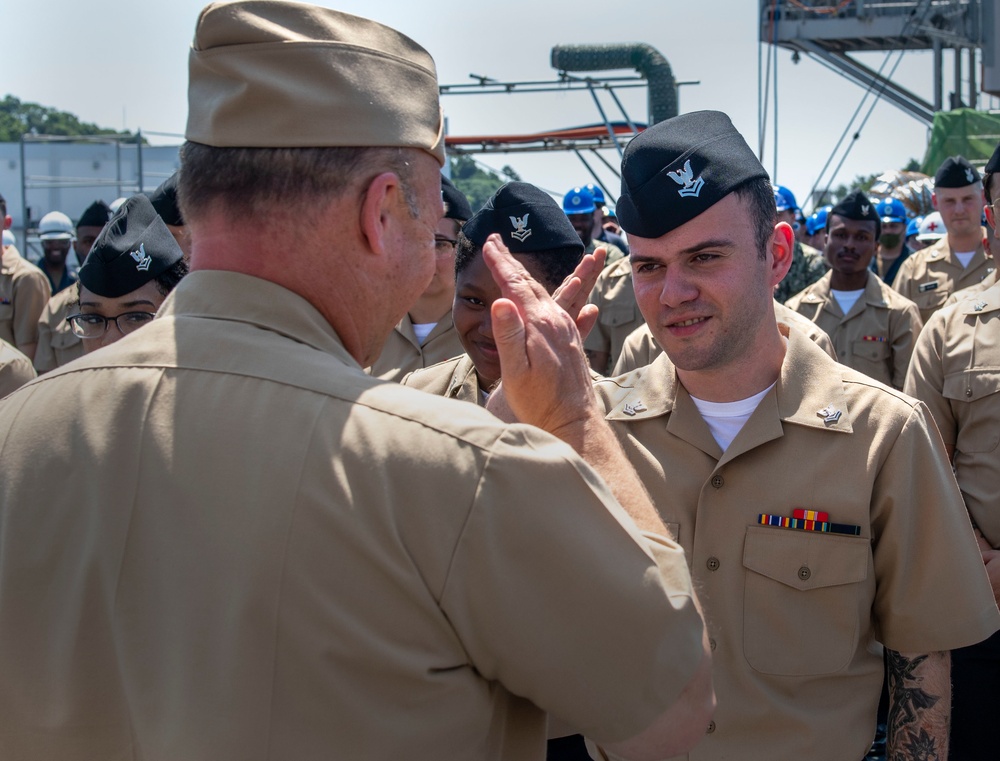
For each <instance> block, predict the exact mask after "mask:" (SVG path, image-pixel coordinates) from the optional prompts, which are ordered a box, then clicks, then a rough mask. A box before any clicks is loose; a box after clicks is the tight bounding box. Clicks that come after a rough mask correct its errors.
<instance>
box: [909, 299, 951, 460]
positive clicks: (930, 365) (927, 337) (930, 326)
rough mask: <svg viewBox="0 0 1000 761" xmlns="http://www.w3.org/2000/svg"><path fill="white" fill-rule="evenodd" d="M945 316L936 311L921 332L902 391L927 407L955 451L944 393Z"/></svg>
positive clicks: (949, 408)
mask: <svg viewBox="0 0 1000 761" xmlns="http://www.w3.org/2000/svg"><path fill="white" fill-rule="evenodd" d="M944 315H945V312H935V313H934V314H933V315H931V318H930V319H929V320H928V321H927V324H926V325H925V326H924V328H923V330H921V331H920V335H919V336H918V337H917V339H916V342H915V345H914V350H913V354H912V356H911V357H910V365H909V368H908V369H907V372H906V382H905V383H904V385H903V391H904V393H906V394H909V395H910V396H913V397H916V398H917V399H919V400H920V401H922V402H923V403H924V404H925V405H927V408H928V409H929V410H930V413H931V417H933V418H934V422H935V423H936V424H937V428H938V430H939V431H940V432H941V438H942V439H944V443H945V446H947V447H948V448H949V449H950V450H954V448H955V442H956V440H957V438H956V437H957V436H958V423H957V421H956V420H955V415H954V413H953V412H952V409H951V403H950V402H949V401H948V400H947V399H946V398H945V396H944V393H943V389H944V363H943V361H942V352H943V349H944Z"/></svg>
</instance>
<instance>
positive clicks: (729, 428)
mask: <svg viewBox="0 0 1000 761" xmlns="http://www.w3.org/2000/svg"><path fill="white" fill-rule="evenodd" d="M772 388H774V383H772V384H771V385H770V386H768V387H767V388H765V389H764V390H763V391H761V392H760V393H759V394H754V395H753V396H751V397H749V398H747V399H740V400H739V401H736V402H706V401H705V400H704V399H697V398H695V397H693V396H692V397H691V401H693V402H694V406H695V407H697V408H698V412H700V413H701V416H702V418H704V420H705V423H707V424H708V430H710V431H711V432H712V436H713V437H714V438H715V440H716V441H717V442H718V444H719V446H720V447H722V451H723V452H725V451H726V450H727V449H728V448H729V445H730V444H732V443H733V439H735V438H736V436H737V434H739V432H740V431H741V430H743V425H744V424H745V423H746V422H747V420H749V419H750V416H751V415H752V414H753V411H754V410H755V409H757V405H758V404H760V400H761V399H763V398H764V397H765V396H766V395H767V392H768V391H770V390H771V389H772Z"/></svg>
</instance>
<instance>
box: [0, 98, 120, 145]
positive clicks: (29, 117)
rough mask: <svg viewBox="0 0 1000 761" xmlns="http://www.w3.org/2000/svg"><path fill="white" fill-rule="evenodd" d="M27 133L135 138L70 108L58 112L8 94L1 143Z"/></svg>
mask: <svg viewBox="0 0 1000 761" xmlns="http://www.w3.org/2000/svg"><path fill="white" fill-rule="evenodd" d="M25 134H29V135H55V136H66V137H75V136H77V135H81V136H91V135H116V136H119V137H123V138H130V139H131V140H132V141H133V142H134V141H135V135H133V134H132V133H131V132H128V131H125V132H117V131H115V130H113V129H107V128H105V127H99V126H97V125H96V124H89V123H87V122H82V121H80V120H79V119H78V118H77V117H76V116H75V115H73V114H71V113H69V112H68V111H59V110H57V109H55V108H49V107H48V106H42V105H39V104H38V103H25V102H23V101H22V100H20V99H19V98H15V97H14V96H13V95H7V96H5V97H4V99H3V100H0V142H3V143H16V142H18V141H20V139H21V136H22V135H25Z"/></svg>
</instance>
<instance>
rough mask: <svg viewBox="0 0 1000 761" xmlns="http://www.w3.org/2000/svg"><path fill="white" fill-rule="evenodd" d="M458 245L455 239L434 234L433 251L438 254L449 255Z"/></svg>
mask: <svg viewBox="0 0 1000 761" xmlns="http://www.w3.org/2000/svg"><path fill="white" fill-rule="evenodd" d="M456 246H458V241H457V240H452V239H451V238H445V237H443V236H438V235H435V236H434V253H436V254H437V255H438V256H449V255H451V254H454V253H455V247H456Z"/></svg>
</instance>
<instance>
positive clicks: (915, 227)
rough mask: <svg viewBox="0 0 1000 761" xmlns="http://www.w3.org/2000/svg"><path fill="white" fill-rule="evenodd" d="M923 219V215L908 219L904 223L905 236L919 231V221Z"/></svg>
mask: <svg viewBox="0 0 1000 761" xmlns="http://www.w3.org/2000/svg"><path fill="white" fill-rule="evenodd" d="M923 221H924V218H923V217H914V218H913V219H911V220H910V222H909V224H907V225H906V237H907V238H909V237H911V236H913V235H916V234H917V233H919V232H920V223H921V222H923Z"/></svg>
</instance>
